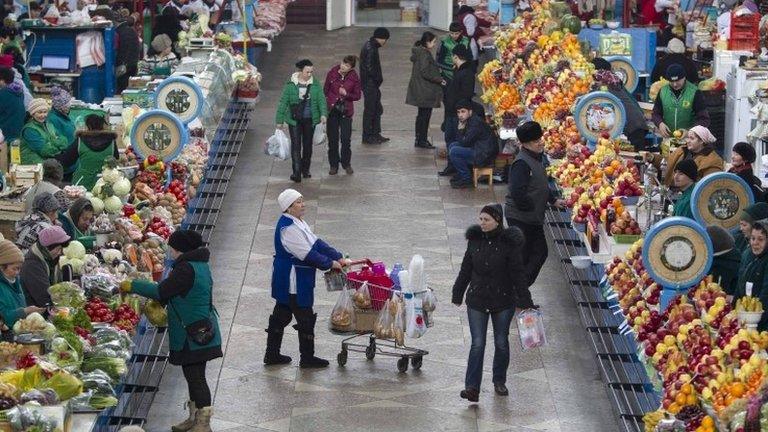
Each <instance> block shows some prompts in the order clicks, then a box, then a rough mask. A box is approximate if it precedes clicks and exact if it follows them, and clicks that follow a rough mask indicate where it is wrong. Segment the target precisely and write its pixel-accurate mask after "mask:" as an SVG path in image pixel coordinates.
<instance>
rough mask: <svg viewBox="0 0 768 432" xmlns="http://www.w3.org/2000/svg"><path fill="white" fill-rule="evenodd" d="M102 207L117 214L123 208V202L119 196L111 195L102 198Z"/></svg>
mask: <svg viewBox="0 0 768 432" xmlns="http://www.w3.org/2000/svg"><path fill="white" fill-rule="evenodd" d="M104 209H105V210H106V211H107V213H111V214H118V213H120V212H121V211H122V210H123V202H122V201H120V198H118V197H116V196H114V195H112V196H111V197H109V198H107V199H105V200H104Z"/></svg>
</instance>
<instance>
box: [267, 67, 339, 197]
mask: <svg viewBox="0 0 768 432" xmlns="http://www.w3.org/2000/svg"><path fill="white" fill-rule="evenodd" d="M296 69H298V72H295V73H294V74H293V75H291V79H290V80H288V82H286V83H285V86H283V94H282V95H281V96H280V102H279V103H278V105H277V114H276V115H275V123H277V127H279V128H281V129H283V130H285V129H286V127H287V128H288V132H289V134H290V136H291V162H292V167H293V174H291V180H293V181H294V182H296V183H300V182H301V178H302V177H304V178H310V177H312V174H310V172H309V165H310V163H311V162H312V135H313V133H314V128H315V126H316V125H317V124H318V123H323V124H325V121H326V118H327V117H328V106H327V104H326V103H325V95H324V94H323V85H322V84H321V83H319V82H317V81H315V79H314V78H313V77H312V72H313V71H314V68H313V66H312V62H311V61H309V60H306V59H304V60H301V61H299V62H298V63H296Z"/></svg>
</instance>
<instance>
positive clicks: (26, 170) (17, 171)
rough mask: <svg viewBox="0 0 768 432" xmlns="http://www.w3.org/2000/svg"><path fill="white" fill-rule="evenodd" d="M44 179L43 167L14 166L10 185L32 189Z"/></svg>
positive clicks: (38, 165) (39, 165) (10, 175)
mask: <svg viewBox="0 0 768 432" xmlns="http://www.w3.org/2000/svg"><path fill="white" fill-rule="evenodd" d="M42 179H43V165H42V164H37V165H12V166H11V172H10V173H9V180H8V181H9V183H10V184H12V185H14V186H16V187H22V186H26V187H32V186H34V185H36V184H37V183H40V181H41V180H42Z"/></svg>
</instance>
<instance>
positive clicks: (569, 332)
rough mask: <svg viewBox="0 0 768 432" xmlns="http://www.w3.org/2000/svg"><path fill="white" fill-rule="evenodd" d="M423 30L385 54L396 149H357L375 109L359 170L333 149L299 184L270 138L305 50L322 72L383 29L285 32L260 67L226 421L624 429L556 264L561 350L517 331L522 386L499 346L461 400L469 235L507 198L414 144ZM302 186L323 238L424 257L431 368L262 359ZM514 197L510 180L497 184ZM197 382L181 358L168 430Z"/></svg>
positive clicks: (230, 278)
mask: <svg viewBox="0 0 768 432" xmlns="http://www.w3.org/2000/svg"><path fill="white" fill-rule="evenodd" d="M421 31H422V29H393V31H392V39H391V40H390V42H389V43H388V44H387V46H386V47H384V48H383V49H382V51H381V56H382V62H383V64H384V74H385V82H384V86H383V91H382V93H383V95H384V100H383V102H384V111H385V113H384V117H383V127H384V131H385V132H384V133H385V135H387V136H389V137H391V138H392V141H391V142H390V143H388V144H385V145H381V146H376V147H363V146H362V145H361V144H360V117H361V114H362V113H361V111H362V106H361V104H359V103H358V104H357V105H356V107H355V108H356V109H357V110H359V111H358V112H357V113H356V115H355V124H354V127H355V130H354V132H353V159H352V163H353V166H354V168H355V174H354V175H352V176H347V175H343V174H342V175H338V176H335V177H330V176H328V173H327V170H328V165H327V157H326V155H325V154H324V147H315V155H314V160H313V168H312V173H313V178H312V179H311V180H309V181H305V182H302V183H301V184H300V185H294V184H292V183H291V182H290V181H289V180H288V175H289V170H290V162H288V161H286V162H274V161H273V160H272V159H271V158H269V157H267V156H265V155H264V154H263V153H262V150H261V149H262V143H263V142H264V141H265V140H266V138H267V137H268V136H269V135H270V134H271V133H272V132H273V130H274V110H275V105H276V101H277V100H278V97H279V91H280V89H281V87H282V84H283V82H284V80H285V79H286V78H287V77H288V76H289V75H290V73H291V72H293V66H292V65H293V64H294V62H295V61H296V60H297V59H300V58H302V57H309V58H311V59H312V60H313V61H314V62H315V68H316V71H317V76H318V78H320V79H324V77H325V73H326V71H327V70H328V69H329V68H330V66H332V65H333V64H334V63H335V62H336V61H338V60H340V59H341V58H342V57H343V56H344V55H346V54H352V53H354V54H356V53H358V52H359V50H360V46H361V44H362V43H363V41H364V40H365V39H366V38H367V37H368V36H369V34H370V32H371V30H370V29H362V28H353V29H344V30H340V31H336V32H331V33H327V32H325V31H323V30H319V29H306V28H305V29H302V28H291V27H289V28H288V30H287V31H286V32H285V33H284V34H283V35H281V36H280V37H279V39H278V40H277V41H276V43H275V45H274V49H273V52H272V53H269V54H268V55H266V57H265V58H264V61H263V63H264V64H263V66H262V73H263V74H264V82H263V88H262V96H261V102H260V104H259V105H258V106H257V108H256V112H255V114H254V119H253V121H252V123H251V128H252V130H250V131H249V133H248V143H247V145H246V146H245V147H244V150H243V153H242V154H241V157H240V159H239V160H238V165H237V168H236V171H235V176H234V177H233V181H232V183H231V186H230V188H229V190H228V193H227V197H226V201H225V203H224V206H223V209H222V211H223V214H222V217H220V218H219V225H218V226H217V228H216V232H215V234H214V237H213V240H212V245H211V249H212V252H213V255H212V264H213V269H214V279H215V287H216V292H215V302H216V306H217V309H218V311H219V313H220V316H221V324H222V328H223V329H224V333H225V334H224V340H225V341H226V347H225V349H226V354H225V358H224V359H222V360H218V361H215V362H212V363H210V364H209V369H208V376H209V379H210V382H211V384H212V388H213V390H214V391H215V402H214V404H215V414H214V419H215V422H214V429H215V430H216V431H223V430H228V431H232V432H256V431H296V432H299V431H302V432H303V431H333V432H341V431H359V430H379V431H516V432H522V431H526V432H531V431H563V432H597V431H605V432H615V431H616V430H618V427H617V426H616V422H615V420H614V418H615V415H614V413H613V411H612V410H611V408H610V406H609V404H608V400H607V397H606V392H605V389H604V386H603V384H602V382H601V381H600V377H599V374H598V371H597V368H596V364H595V362H594V358H593V354H592V352H591V351H590V349H589V348H588V347H587V345H586V343H587V342H586V337H585V333H584V331H583V330H582V328H581V324H580V322H579V318H578V316H577V313H576V310H575V306H574V303H573V300H572V298H571V296H570V294H569V291H568V288H567V286H566V285H565V282H564V277H563V275H562V273H561V272H560V267H559V265H558V263H557V262H556V261H555V260H554V259H550V261H549V262H548V263H547V266H546V267H545V268H544V270H543V271H542V274H541V276H540V278H539V282H538V283H537V284H536V286H535V287H534V288H533V295H534V300H535V301H536V302H537V303H539V304H541V305H542V306H543V308H544V312H545V314H546V325H547V331H548V339H549V343H548V345H547V346H546V347H545V348H543V349H540V350H538V351H532V352H522V351H521V350H520V348H519V344H518V341H517V334H516V330H515V329H514V328H513V331H512V335H511V336H510V337H511V345H512V347H513V353H512V362H511V365H510V370H509V381H508V385H509V387H510V390H511V394H510V396H509V397H507V398H501V397H497V396H495V395H494V394H493V389H492V387H490V385H489V384H490V366H491V359H492V349H491V348H490V347H489V349H488V350H487V355H486V363H485V369H486V375H485V377H484V379H485V384H484V388H483V391H482V394H481V400H480V404H479V405H476V406H470V405H468V404H467V403H466V402H465V401H463V400H462V399H460V398H459V396H458V393H459V390H460V389H461V388H462V387H463V382H464V367H465V365H466V354H467V352H468V348H469V329H468V327H467V323H466V315H465V314H466V310H465V308H464V307H461V308H456V307H455V306H453V305H451V304H450V290H451V286H452V283H453V279H454V277H455V275H456V271H457V269H458V266H459V264H460V261H461V258H462V254H463V252H464V248H465V246H466V243H465V241H464V238H463V234H464V230H465V229H466V227H467V226H468V225H469V224H472V223H473V221H474V219H475V217H476V214H477V211H478V210H479V208H480V207H481V206H482V205H483V204H485V203H487V202H489V201H493V200H494V196H493V195H492V194H491V193H490V192H489V191H488V189H487V187H485V186H483V187H482V188H481V189H480V190H460V191H456V190H453V189H451V188H450V186H449V185H448V183H447V181H446V179H444V178H438V177H437V175H436V174H435V173H436V171H437V170H438V169H440V168H442V165H443V164H444V161H441V160H436V158H435V155H434V153H433V152H430V151H425V150H417V149H414V147H413V122H414V119H415V115H416V109H415V108H414V107H411V106H407V105H404V103H403V101H404V100H405V92H406V88H407V83H408V75H409V74H410V62H409V61H408V58H409V55H410V47H411V46H412V45H413V41H414V40H416V39H417V37H418V35H419V34H420V32H421ZM441 117H442V110H436V111H435V115H434V118H433V122H432V123H433V124H432V130H431V135H432V136H433V138H434V142H435V143H436V144H438V143H441V140H440V139H439V136H440V130H439V126H438V125H439V121H440V119H441ZM287 187H297V188H298V189H299V190H300V191H302V193H303V194H305V196H306V198H307V199H308V202H309V212H308V218H307V219H308V221H309V222H310V223H311V224H312V226H313V228H314V230H315V232H316V233H317V234H318V235H320V236H321V237H322V238H324V239H326V240H327V241H329V242H330V243H331V244H333V245H335V246H337V247H338V248H339V249H341V250H343V251H344V252H348V253H349V254H350V255H351V256H352V257H362V256H369V257H373V258H376V259H380V260H384V261H386V262H387V263H390V264H391V263H393V262H395V261H398V260H399V261H406V260H408V259H410V257H411V256H412V255H413V254H415V253H420V254H422V255H423V256H424V258H425V260H426V263H427V269H428V271H429V277H430V281H431V284H432V286H433V287H434V288H435V289H436V291H437V293H438V295H439V300H440V305H439V309H438V311H437V312H436V325H435V327H434V328H433V329H431V331H430V332H429V333H428V334H427V335H426V336H425V337H424V338H422V339H419V340H415V341H411V342H410V343H411V344H412V345H414V346H417V347H423V348H425V349H428V350H430V354H429V355H428V356H427V357H425V359H424V365H423V367H422V369H421V370H420V371H411V370H409V371H408V372H407V373H405V374H399V373H398V372H397V370H396V367H395V361H394V359H389V358H379V357H377V358H376V359H374V360H373V361H366V360H365V358H364V357H363V355H361V354H358V355H354V354H352V355H351V356H350V359H349V362H348V363H347V366H346V367H343V368H342V367H338V366H337V365H336V364H335V363H333V364H332V365H331V367H330V368H328V369H325V370H317V371H311V372H310V371H302V370H299V369H298V368H297V366H296V363H297V361H294V364H292V365H290V366H285V367H264V366H263V365H262V363H261V358H262V356H263V353H264V344H265V339H266V334H265V333H264V330H263V329H264V328H265V326H266V323H267V317H268V315H269V313H270V311H271V308H272V305H273V302H272V300H271V299H270V295H269V281H270V272H271V264H272V260H271V256H272V254H273V233H274V231H273V229H274V224H275V221H276V220H277V218H278V213H279V211H278V208H277V203H276V197H277V195H278V194H279V193H280V192H281V191H282V190H283V189H285V188H287ZM495 192H496V197H495V199H496V200H503V199H504V197H503V194H504V188H503V187H500V186H497V187H496V189H495ZM335 300H336V295H335V294H332V293H328V292H326V291H325V289H324V288H323V285H322V284H319V286H318V289H317V302H316V310H317V312H318V313H319V317H320V319H319V322H318V324H317V342H318V343H317V349H318V353H319V355H321V356H325V357H326V358H329V359H335V357H336V354H337V353H338V352H339V348H340V342H341V337H339V336H335V335H332V334H330V332H329V331H328V330H327V324H328V316H329V312H330V309H331V308H332V307H333V304H334V302H335ZM287 332H288V333H287V335H286V338H285V341H284V350H283V352H284V353H286V354H289V355H291V356H293V357H294V359H297V358H298V346H297V345H298V344H297V340H296V334H295V332H294V331H293V329H292V328H290V327H289V328H288V329H287ZM186 397H187V391H186V385H185V383H184V380H183V378H182V377H181V373H180V370H179V368H176V367H169V368H168V369H167V370H166V374H165V377H164V379H163V383H162V386H161V391H160V393H159V394H158V396H157V398H156V399H155V405H154V406H153V410H152V416H151V418H150V422H149V424H148V429H149V430H151V431H165V430H168V428H169V425H170V424H171V423H172V422H173V421H175V420H177V419H179V418H181V417H183V416H184V412H183V409H182V404H183V402H184V400H185V399H186Z"/></svg>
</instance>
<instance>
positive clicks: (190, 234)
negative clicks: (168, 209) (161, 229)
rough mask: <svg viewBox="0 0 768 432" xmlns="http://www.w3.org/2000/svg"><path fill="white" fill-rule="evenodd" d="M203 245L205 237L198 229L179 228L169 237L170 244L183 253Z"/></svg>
mask: <svg viewBox="0 0 768 432" xmlns="http://www.w3.org/2000/svg"><path fill="white" fill-rule="evenodd" d="M202 245H203V237H202V236H201V235H200V233H199V232H197V231H192V230H178V231H174V232H173V234H171V236H170V237H168V246H170V247H172V248H174V249H176V250H177V251H179V252H181V253H186V252H189V251H191V250H195V249H197V248H199V247H201V246H202Z"/></svg>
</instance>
